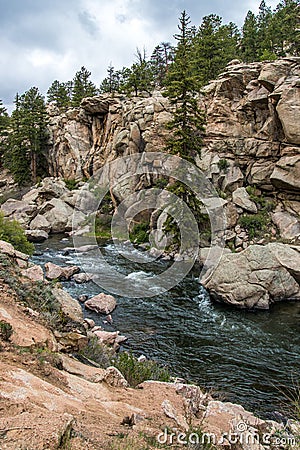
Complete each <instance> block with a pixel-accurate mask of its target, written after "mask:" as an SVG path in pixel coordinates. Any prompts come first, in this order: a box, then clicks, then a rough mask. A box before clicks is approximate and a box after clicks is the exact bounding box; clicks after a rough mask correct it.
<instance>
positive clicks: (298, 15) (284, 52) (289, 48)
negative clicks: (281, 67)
mask: <svg viewBox="0 0 300 450" xmlns="http://www.w3.org/2000/svg"><path fill="white" fill-rule="evenodd" d="M269 35H270V40H271V42H272V51H273V52H274V53H275V54H276V55H277V56H279V57H283V56H289V55H292V56H300V2H299V0H282V1H281V2H280V3H279V4H278V6H277V8H276V9H275V12H274V14H273V16H272V18H271V20H270V25H269Z"/></svg>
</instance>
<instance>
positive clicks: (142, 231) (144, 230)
mask: <svg viewBox="0 0 300 450" xmlns="http://www.w3.org/2000/svg"><path fill="white" fill-rule="evenodd" d="M148 232H149V223H147V222H142V223H137V224H136V225H134V227H133V229H132V231H131V233H129V237H130V240H131V242H134V243H135V244H144V243H145V242H148V241H149V238H148Z"/></svg>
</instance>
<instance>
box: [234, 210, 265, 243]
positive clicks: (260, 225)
mask: <svg viewBox="0 0 300 450" xmlns="http://www.w3.org/2000/svg"><path fill="white" fill-rule="evenodd" d="M268 223H269V217H268V215H267V214H266V213H265V212H259V213H257V214H244V215H243V216H241V217H240V219H239V224H240V225H241V227H243V228H245V229H246V230H247V231H248V234H249V238H250V239H253V238H255V237H257V236H259V235H260V233H261V232H262V231H264V230H266V228H267V225H268Z"/></svg>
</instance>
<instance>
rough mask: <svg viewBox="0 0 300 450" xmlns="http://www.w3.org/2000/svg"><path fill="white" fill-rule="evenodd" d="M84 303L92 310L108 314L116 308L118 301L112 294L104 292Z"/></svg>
mask: <svg viewBox="0 0 300 450" xmlns="http://www.w3.org/2000/svg"><path fill="white" fill-rule="evenodd" d="M84 305H85V306H86V308H88V309H91V310H92V311H95V312H97V313H99V314H105V315H107V314H110V313H111V312H112V311H113V310H114V309H115V307H116V306H117V302H116V299H115V298H114V297H113V296H112V295H107V294H104V293H103V292H102V293H101V294H98V295H95V297H92V298H90V299H89V300H87V301H86V302H85V304H84Z"/></svg>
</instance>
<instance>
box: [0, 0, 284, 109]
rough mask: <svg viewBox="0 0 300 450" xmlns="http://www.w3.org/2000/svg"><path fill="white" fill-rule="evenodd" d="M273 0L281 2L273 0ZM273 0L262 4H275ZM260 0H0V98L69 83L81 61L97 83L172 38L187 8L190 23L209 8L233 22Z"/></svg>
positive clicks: (8, 101)
mask: <svg viewBox="0 0 300 450" xmlns="http://www.w3.org/2000/svg"><path fill="white" fill-rule="evenodd" d="M278 2H279V0H278ZM278 2H277V1H273V0H269V1H267V4H268V5H270V6H272V7H274V6H275V5H276V4H277V3H278ZM259 3H260V0H242V1H237V0H226V1H225V0H0V99H2V100H3V103H4V104H6V105H11V104H12V102H13V98H14V96H15V94H16V92H19V93H23V92H24V91H25V90H27V89H29V88H30V87H32V86H37V87H39V88H40V90H41V92H42V93H43V94H45V93H46V91H47V89H48V87H49V86H50V84H51V83H52V81H53V80H55V79H58V80H60V81H67V80H69V79H72V78H73V77H74V74H75V72H76V71H77V70H79V69H80V67H81V66H82V65H84V66H85V67H87V68H88V69H89V70H90V71H91V72H92V79H93V81H94V82H95V83H96V84H97V85H99V84H100V82H101V80H102V79H103V78H104V77H105V76H106V69H107V67H108V66H109V64H112V65H113V66H114V67H115V68H116V69H120V68H122V67H123V66H130V65H131V63H132V61H133V59H134V54H135V51H136V47H139V48H141V49H142V48H143V47H145V49H146V51H147V53H148V55H150V54H151V52H152V50H153V48H154V47H155V46H156V45H157V44H158V43H160V42H162V41H172V36H173V34H174V33H176V31H177V30H176V27H177V19H178V17H179V15H180V12H181V11H182V10H183V9H186V11H187V12H188V14H189V15H190V16H191V19H192V23H193V24H194V25H199V24H200V22H201V18H202V17H203V16H204V15H207V14H210V13H216V14H218V15H220V16H222V17H223V19H224V22H228V21H230V20H231V21H233V22H235V23H237V24H238V25H239V26H241V25H242V22H243V19H244V17H245V15H246V13H247V11H248V10H249V9H251V10H252V11H253V12H255V13H257V11H258V6H259Z"/></svg>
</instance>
